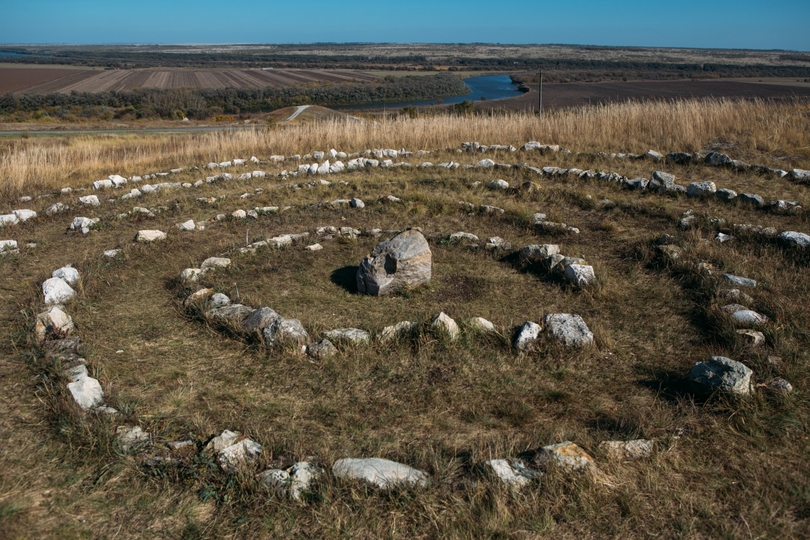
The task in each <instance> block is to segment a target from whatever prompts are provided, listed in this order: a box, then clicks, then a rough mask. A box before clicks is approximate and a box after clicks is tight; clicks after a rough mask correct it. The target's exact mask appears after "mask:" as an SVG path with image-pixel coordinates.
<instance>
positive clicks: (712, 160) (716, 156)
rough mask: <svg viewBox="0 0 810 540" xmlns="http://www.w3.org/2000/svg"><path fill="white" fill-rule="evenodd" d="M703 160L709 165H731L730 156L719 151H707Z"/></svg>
mask: <svg viewBox="0 0 810 540" xmlns="http://www.w3.org/2000/svg"><path fill="white" fill-rule="evenodd" d="M704 161H705V162H706V163H708V164H709V165H714V166H716V167H718V166H724V165H731V158H730V157H728V156H727V155H725V154H721V153H720V152H709V153H708V154H706V157H705V158H704Z"/></svg>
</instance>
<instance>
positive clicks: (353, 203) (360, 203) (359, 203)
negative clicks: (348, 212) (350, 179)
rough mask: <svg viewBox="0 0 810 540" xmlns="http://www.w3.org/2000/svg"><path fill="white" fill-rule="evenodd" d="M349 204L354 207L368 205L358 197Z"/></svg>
mask: <svg viewBox="0 0 810 540" xmlns="http://www.w3.org/2000/svg"><path fill="white" fill-rule="evenodd" d="M349 205H350V206H351V207H352V208H365V207H366V203H364V202H363V201H361V200H360V199H358V198H356V197H355V198H353V199H351V200H350V201H349Z"/></svg>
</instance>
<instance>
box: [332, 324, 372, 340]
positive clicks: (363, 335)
mask: <svg viewBox="0 0 810 540" xmlns="http://www.w3.org/2000/svg"><path fill="white" fill-rule="evenodd" d="M323 335H325V336H326V337H327V338H329V339H331V340H334V341H349V342H351V343H367V342H368V341H369V340H370V339H371V334H369V333H368V332H366V331H365V330H360V329H359V328H338V329H336V330H329V331H327V332H324V333H323Z"/></svg>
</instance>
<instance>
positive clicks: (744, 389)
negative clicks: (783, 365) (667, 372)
mask: <svg viewBox="0 0 810 540" xmlns="http://www.w3.org/2000/svg"><path fill="white" fill-rule="evenodd" d="M752 374H753V372H752V371H751V370H750V369H749V368H748V367H746V366H745V365H743V364H741V363H740V362H737V361H735V360H732V359H730V358H726V357H725V356H711V357H709V359H708V360H707V361H706V362H698V363H697V364H695V365H694V367H693V368H692V371H691V372H690V373H689V381H690V382H691V383H692V384H693V385H694V386H695V387H696V388H698V389H701V390H703V391H711V390H723V391H726V392H730V393H733V394H740V395H746V394H749V393H751V391H752V388H751V375H752Z"/></svg>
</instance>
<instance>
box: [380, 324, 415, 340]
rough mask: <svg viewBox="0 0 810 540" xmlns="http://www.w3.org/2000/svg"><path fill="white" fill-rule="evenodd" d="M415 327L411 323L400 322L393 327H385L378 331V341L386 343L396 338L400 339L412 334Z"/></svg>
mask: <svg viewBox="0 0 810 540" xmlns="http://www.w3.org/2000/svg"><path fill="white" fill-rule="evenodd" d="M416 326H417V324H416V323H415V322H412V321H402V322H398V323H397V324H395V325H393V326H386V327H385V328H383V329H382V331H380V341H382V342H388V341H391V340H393V339H395V338H397V337H401V336H403V335H405V334H408V333H410V332H412V331H413V330H414V329H415V328H416Z"/></svg>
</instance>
